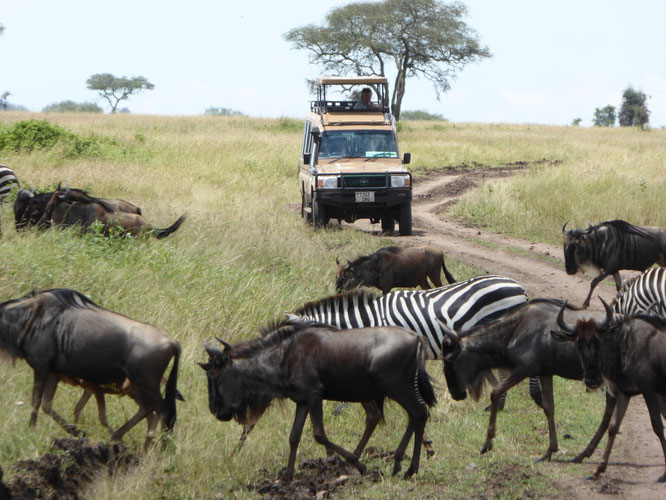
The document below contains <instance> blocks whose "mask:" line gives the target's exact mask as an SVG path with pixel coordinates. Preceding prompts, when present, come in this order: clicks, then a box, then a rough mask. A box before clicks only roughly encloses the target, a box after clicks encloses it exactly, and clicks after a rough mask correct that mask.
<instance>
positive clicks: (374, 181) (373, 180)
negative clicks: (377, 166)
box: [342, 174, 388, 189]
mask: <svg viewBox="0 0 666 500" xmlns="http://www.w3.org/2000/svg"><path fill="white" fill-rule="evenodd" d="M387 179H388V177H387V176H386V175H385V174H379V175H343V176H342V182H343V187H347V188H361V189H363V188H385V187H386V182H387Z"/></svg>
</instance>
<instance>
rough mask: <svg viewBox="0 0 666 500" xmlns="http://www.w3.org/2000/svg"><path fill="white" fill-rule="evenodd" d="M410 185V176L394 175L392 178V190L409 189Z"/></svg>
mask: <svg viewBox="0 0 666 500" xmlns="http://www.w3.org/2000/svg"><path fill="white" fill-rule="evenodd" d="M409 184H410V178H409V175H392V176H391V187H392V188H404V187H409Z"/></svg>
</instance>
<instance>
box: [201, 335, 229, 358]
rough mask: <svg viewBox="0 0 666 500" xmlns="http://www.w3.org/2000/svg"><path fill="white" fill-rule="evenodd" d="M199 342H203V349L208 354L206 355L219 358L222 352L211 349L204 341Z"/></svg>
mask: <svg viewBox="0 0 666 500" xmlns="http://www.w3.org/2000/svg"><path fill="white" fill-rule="evenodd" d="M201 341H202V342H203V345H204V349H206V352H207V353H208V355H209V356H210V357H211V358H212V357H214V356H219V355H220V354H222V353H223V352H224V351H220V350H219V349H216V348H215V347H212V346H210V345H208V342H206V340H205V339H201Z"/></svg>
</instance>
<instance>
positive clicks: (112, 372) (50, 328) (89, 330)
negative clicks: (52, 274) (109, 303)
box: [0, 289, 180, 448]
mask: <svg viewBox="0 0 666 500" xmlns="http://www.w3.org/2000/svg"><path fill="white" fill-rule="evenodd" d="M0 349H2V350H3V351H6V352H7V353H8V354H9V355H10V356H13V357H18V358H22V359H25V360H26V362H27V363H28V364H29V365H30V367H31V368H32V369H33V371H34V385H33V392H32V411H31V414H30V425H31V426H34V425H35V424H36V422H37V415H38V412H39V407H40V405H41V406H42V408H43V409H44V412H45V413H47V414H48V415H50V416H51V417H53V419H54V420H55V421H56V422H58V423H59V424H60V425H61V426H63V427H64V428H65V430H67V431H68V432H70V433H72V434H74V435H77V434H78V433H79V431H78V429H77V428H76V426H75V425H72V424H68V423H67V422H66V421H65V419H63V418H62V417H61V416H60V415H59V414H58V413H56V412H55V410H54V409H53V408H52V401H53V396H54V395H55V391H56V388H57V386H58V381H59V379H60V377H61V376H66V377H70V378H72V379H78V380H82V381H85V382H87V383H89V384H93V385H95V386H106V385H110V384H122V383H123V382H124V381H125V380H126V379H129V382H130V383H131V386H132V391H133V397H134V400H135V401H136V402H137V404H138V405H139V410H138V411H137V413H136V414H135V415H134V416H133V417H132V418H130V419H129V420H128V421H127V422H126V423H125V424H124V425H122V426H121V427H120V428H119V429H117V430H116V431H115V432H114V433H113V435H112V439H114V440H120V439H121V438H122V437H123V435H124V434H125V433H126V432H127V431H129V430H130V429H131V428H132V427H134V426H135V425H136V424H137V423H138V422H140V421H141V420H143V419H144V418H145V419H146V420H147V423H148V432H147V435H146V441H145V447H146V448H148V447H150V445H151V444H152V441H153V439H154V435H155V429H156V427H157V424H158V423H159V420H160V417H161V418H162V420H163V427H164V428H165V429H166V430H167V431H170V430H171V429H173V426H174V424H175V422H176V403H175V400H176V392H177V390H176V383H177V378H178V362H179V359H180V345H179V344H178V342H176V341H174V340H172V339H170V338H169V336H168V335H167V334H166V333H164V332H162V331H161V330H159V329H157V328H156V327H154V326H152V325H149V324H147V323H141V322H139V321H135V320H133V319H130V318H128V317H126V316H123V315H121V314H118V313H115V312H112V311H108V310H106V309H103V308H101V307H99V306H98V305H96V304H95V303H94V302H92V301H91V300H90V299H89V298H88V297H86V296H85V295H83V294H81V293H79V292H77V291H75V290H67V289H54V290H45V291H42V292H37V293H35V292H32V293H29V294H27V295H25V296H24V297H21V298H19V299H13V300H8V301H6V302H3V303H0ZM172 358H173V366H172V368H171V372H170V374H169V377H168V380H167V384H166V390H165V396H164V398H162V395H161V394H160V381H161V379H162V375H163V374H164V372H165V371H166V369H167V366H168V365H169V363H170V361H171V359H172Z"/></svg>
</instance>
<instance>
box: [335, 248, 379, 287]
mask: <svg viewBox="0 0 666 500" xmlns="http://www.w3.org/2000/svg"><path fill="white" fill-rule="evenodd" d="M375 255H376V254H372V255H369V256H368V255H366V256H363V257H359V258H358V259H356V260H354V261H351V260H349V259H347V258H345V259H346V260H347V264H346V265H345V264H340V262H339V261H338V260H337V259H336V261H335V262H336V263H337V264H338V272H337V275H336V279H335V290H336V292H338V293H340V292H343V291H344V290H352V289H354V288H358V287H360V286H377V283H378V282H379V262H378V261H377V258H376V257H375Z"/></svg>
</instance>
